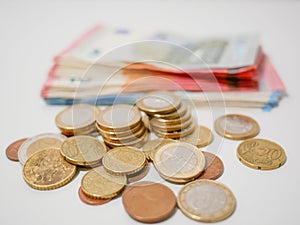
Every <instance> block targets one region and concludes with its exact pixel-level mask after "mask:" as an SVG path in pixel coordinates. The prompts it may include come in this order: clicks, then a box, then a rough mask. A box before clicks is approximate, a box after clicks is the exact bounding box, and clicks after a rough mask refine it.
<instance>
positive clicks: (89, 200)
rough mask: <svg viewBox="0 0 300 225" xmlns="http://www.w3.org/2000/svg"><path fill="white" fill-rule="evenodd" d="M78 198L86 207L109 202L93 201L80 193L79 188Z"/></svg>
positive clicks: (108, 200) (93, 199)
mask: <svg viewBox="0 0 300 225" xmlns="http://www.w3.org/2000/svg"><path fill="white" fill-rule="evenodd" d="M78 196H79V198H80V200H81V201H82V202H84V203H85V204H88V205H103V204H106V203H108V202H110V201H111V199H95V198H91V197H89V196H87V195H86V194H84V192H83V191H82V189H81V187H80V188H79V189H78Z"/></svg>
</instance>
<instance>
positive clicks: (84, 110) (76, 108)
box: [55, 104, 100, 135]
mask: <svg viewBox="0 0 300 225" xmlns="http://www.w3.org/2000/svg"><path fill="white" fill-rule="evenodd" d="M99 112H100V109H99V108H98V107H95V106H92V105H85V104H78V105H72V106H69V107H67V108H66V109H64V110H63V111H61V112H60V113H58V114H57V116H56V117H55V123H56V126H57V127H58V128H59V129H60V130H61V131H62V132H63V133H65V134H69V135H71V134H74V133H76V134H88V132H89V133H91V132H90V130H91V129H92V128H93V129H94V130H95V122H96V116H97V115H98V114H99Z"/></svg>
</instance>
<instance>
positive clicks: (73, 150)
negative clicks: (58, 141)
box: [61, 135, 106, 166]
mask: <svg viewBox="0 0 300 225" xmlns="http://www.w3.org/2000/svg"><path fill="white" fill-rule="evenodd" d="M105 153H106V146H105V145H104V144H103V143H102V142H101V141H99V140H98V139H97V138H95V137H90V136H86V135H78V136H74V137H70V138H68V139H66V140H65V141H64V142H63V143H62V146H61V154H62V156H63V157H64V158H65V160H66V161H68V162H70V163H72V164H74V165H78V166H90V165H94V164H97V163H99V162H100V161H101V159H102V157H103V156H104V154H105Z"/></svg>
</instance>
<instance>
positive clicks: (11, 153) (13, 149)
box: [5, 138, 27, 161]
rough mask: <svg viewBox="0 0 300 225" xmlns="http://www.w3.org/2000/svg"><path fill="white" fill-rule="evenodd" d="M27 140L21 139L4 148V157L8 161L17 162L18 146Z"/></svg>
mask: <svg viewBox="0 0 300 225" xmlns="http://www.w3.org/2000/svg"><path fill="white" fill-rule="evenodd" d="M26 140H27V138H23V139H20V140H17V141H14V142H13V143H11V144H10V145H9V146H8V147H7V148H6V151H5V153H6V156H7V158H8V159H10V160H12V161H19V157H18V152H19V148H20V146H21V145H22V144H23V143H24V142H25V141H26Z"/></svg>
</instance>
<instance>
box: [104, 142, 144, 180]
mask: <svg viewBox="0 0 300 225" xmlns="http://www.w3.org/2000/svg"><path fill="white" fill-rule="evenodd" d="M145 163H146V157H145V155H144V154H143V153H142V152H141V151H140V150H139V149H137V148H134V147H118V148H114V149H112V150H110V151H108V152H107V153H106V154H105V155H104V157H103V160H102V164H103V167H104V168H105V170H106V171H108V172H109V173H112V174H125V175H130V174H133V173H136V172H138V171H139V170H141V169H142V168H143V167H144V165H145Z"/></svg>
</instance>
